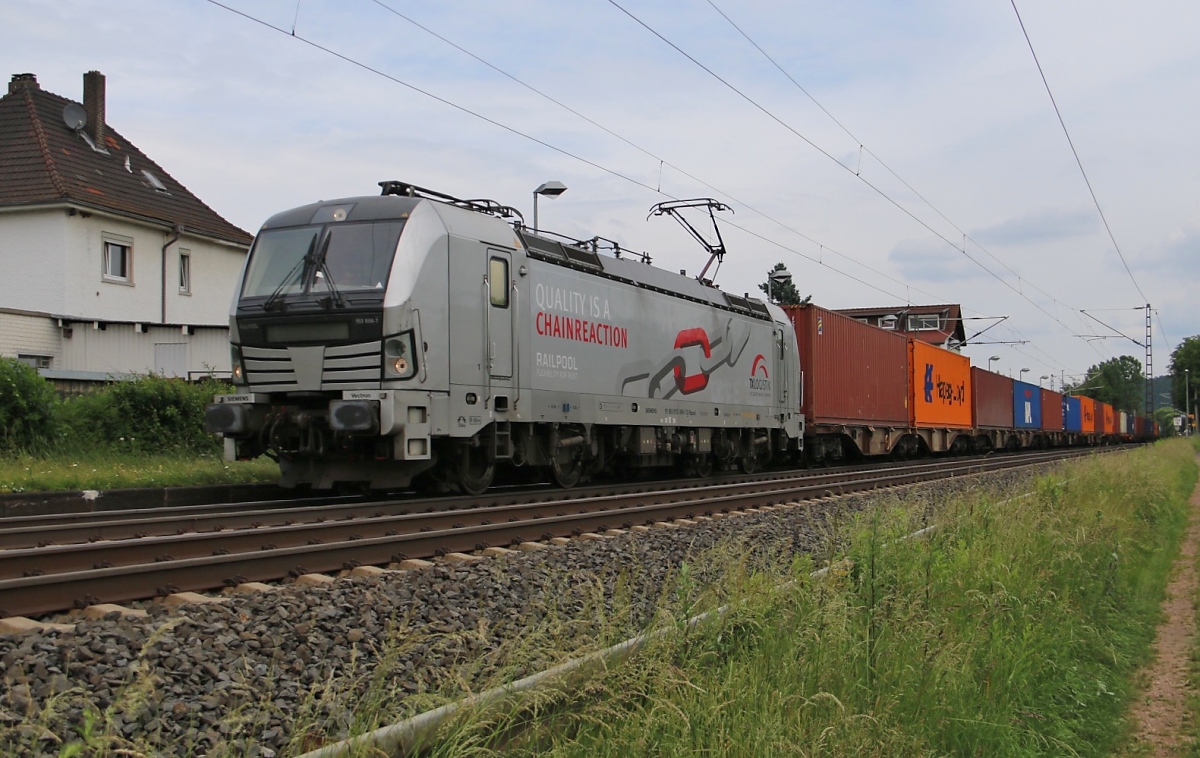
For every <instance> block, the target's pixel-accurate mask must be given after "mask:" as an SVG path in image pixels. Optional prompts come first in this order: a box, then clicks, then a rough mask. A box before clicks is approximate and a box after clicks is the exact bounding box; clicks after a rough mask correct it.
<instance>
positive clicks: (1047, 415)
mask: <svg viewBox="0 0 1200 758" xmlns="http://www.w3.org/2000/svg"><path fill="white" fill-rule="evenodd" d="M1042 432H1043V433H1044V434H1045V436H1046V442H1047V444H1050V445H1059V444H1061V443H1062V432H1063V396H1062V395H1061V394H1059V393H1058V392H1055V391H1054V390H1046V389H1044V390H1042Z"/></svg>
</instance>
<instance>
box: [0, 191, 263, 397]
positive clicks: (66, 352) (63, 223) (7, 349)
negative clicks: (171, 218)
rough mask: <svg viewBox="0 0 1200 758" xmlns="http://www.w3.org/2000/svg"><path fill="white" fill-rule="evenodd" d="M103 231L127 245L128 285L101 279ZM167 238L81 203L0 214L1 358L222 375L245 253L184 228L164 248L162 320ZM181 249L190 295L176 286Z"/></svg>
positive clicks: (102, 372) (91, 371)
mask: <svg viewBox="0 0 1200 758" xmlns="http://www.w3.org/2000/svg"><path fill="white" fill-rule="evenodd" d="M107 235H111V236H113V237H114V238H116V239H118V240H120V241H128V242H130V243H132V247H133V260H132V277H131V279H132V281H131V283H129V284H125V283H118V282H112V281H108V280H105V278H104V276H103V265H104V241H105V238H106V236H107ZM171 236H172V233H171V232H169V231H166V230H164V229H162V228H161V227H157V228H156V227H154V226H152V225H150V224H142V223H138V222H135V221H130V220H124V219H120V218H116V217H111V216H106V215H104V214H100V213H90V212H85V211H83V210H82V209H78V208H77V209H76V210H75V213H74V214H71V213H70V212H69V211H68V209H66V208H55V209H20V210H8V211H6V212H0V271H3V272H4V274H3V276H0V355H4V356H7V357H17V356H18V355H38V356H47V357H50V358H51V366H50V369H49V372H50V373H47V375H54V374H62V373H64V372H65V373H66V374H70V375H71V378H76V379H81V380H95V379H104V378H106V377H108V376H121V375H126V374H131V373H146V372H148V371H157V372H159V373H165V374H167V375H179V376H185V375H187V374H188V373H189V372H192V373H199V372H203V371H205V370H209V369H211V370H215V371H218V372H221V373H222V374H223V375H228V371H229V368H230V366H229V329H228V324H229V307H230V302H231V301H232V299H233V294H234V293H233V290H234V288H235V287H236V285H237V280H238V276H239V274H240V272H241V268H242V265H243V263H244V262H245V257H246V252H245V250H243V249H241V248H239V247H236V246H232V245H227V244H221V243H218V242H215V241H212V240H208V239H204V238H199V237H194V236H191V235H188V234H186V230H185V234H183V235H182V236H181V237H180V239H179V240H178V241H176V242H174V243H172V245H171V246H170V247H169V248H168V249H167V254H166V319H165V324H166V325H163V324H164V319H163V294H162V293H163V268H162V265H163V252H162V248H163V244H164V243H165V242H166V241H167V240H168V239H169V238H170V237H171ZM181 249H182V250H184V251H187V252H188V253H190V256H191V289H190V293H182V292H180V288H179V255H180V250H181ZM60 324H61V325H62V326H65V327H67V328H65V329H64V328H60ZM185 326H187V327H192V328H191V329H190V330H188V331H191V332H192V333H191V334H186V333H185V329H184V328H183V327H185ZM98 327H103V328H98ZM68 335H69V336H68ZM156 345H160V346H161V347H159V348H157V350H156V347H155V346H156ZM44 373H46V372H44ZM60 378H61V377H60Z"/></svg>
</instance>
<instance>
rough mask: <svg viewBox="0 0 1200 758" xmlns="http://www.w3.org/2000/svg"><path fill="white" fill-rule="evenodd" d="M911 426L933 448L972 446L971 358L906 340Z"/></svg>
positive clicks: (952, 448) (941, 450) (964, 450)
mask: <svg viewBox="0 0 1200 758" xmlns="http://www.w3.org/2000/svg"><path fill="white" fill-rule="evenodd" d="M908 346H909V347H908V354H909V369H910V371H909V377H910V395H909V397H910V411H911V414H912V426H913V428H914V431H915V433H916V435H917V436H918V437H920V438H921V439H922V440H924V443H925V445H926V446H927V447H928V448H929V450H930V451H932V452H944V451H947V450H954V451H955V452H960V451H961V452H966V451H967V450H969V449H970V448H971V446H972V437H973V435H972V433H971V430H972V420H971V412H972V408H973V405H972V402H971V397H972V391H971V360H970V359H969V358H967V357H966V356H963V355H959V354H958V353H952V352H950V351H949V350H943V349H941V348H940V347H934V346H933V345H930V344H928V343H925V342H921V341H920V340H915V339H910V340H909V341H908Z"/></svg>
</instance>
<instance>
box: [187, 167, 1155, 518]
mask: <svg viewBox="0 0 1200 758" xmlns="http://www.w3.org/2000/svg"><path fill="white" fill-rule="evenodd" d="M380 184H381V186H382V188H383V192H382V193H381V194H380V195H377V196H363V197H351V198H344V199H339V200H332V201H322V202H317V203H313V204H311V205H306V206H302V207H300V208H295V209H292V210H289V211H284V212H282V213H279V214H276V215H275V216H273V217H271V218H270V219H269V220H268V221H267V222H266V223H265V224H264V225H263V227H262V229H261V230H260V231H259V233H258V235H257V236H256V238H255V241H254V245H253V247H252V249H251V251H250V254H249V256H248V258H247V261H246V265H245V268H244V270H243V272H242V275H241V278H240V280H239V282H238V286H237V290H236V295H235V297H234V301H233V305H232V307H231V310H230V317H229V319H230V320H229V326H230V339H231V363H232V375H233V383H234V385H235V392H234V394H229V395H219V396H217V397H216V398H215V402H214V403H213V404H212V405H210V406H209V407H208V409H207V411H206V416H205V421H206V428H207V429H208V430H209V431H210V432H215V433H219V434H221V435H223V436H224V438H225V449H226V456H227V457H228V458H231V459H232V458H252V457H257V456H259V455H263V454H267V455H271V456H274V457H275V458H276V459H277V460H278V462H279V465H280V472H281V482H282V483H283V484H284V485H285V486H296V485H310V486H313V487H316V488H329V487H333V486H337V485H342V484H353V485H358V486H367V487H370V488H402V487H408V486H414V485H415V486H426V487H433V488H438V489H451V490H459V491H462V492H466V493H472V494H477V493H479V492H482V491H484V490H485V489H487V488H488V487H489V486H490V485H491V484H492V482H493V480H494V477H495V475H496V473H497V471H498V470H499V471H509V472H511V471H516V472H523V471H527V472H530V473H531V474H532V475H533V476H539V477H543V478H549V479H551V480H552V481H553V482H555V483H556V484H558V485H559V486H562V487H570V486H573V485H574V484H576V483H577V482H579V481H580V480H581V478H584V477H588V476H591V475H594V474H598V473H601V472H617V473H622V474H629V473H632V472H636V471H638V470H640V469H648V468H662V467H672V468H675V469H678V470H681V471H687V472H691V473H693V474H696V475H701V476H703V475H707V474H708V473H710V472H711V471H712V470H713V468H714V467H721V468H728V467H735V466H736V467H739V468H740V469H741V470H743V471H746V472H751V471H754V470H757V469H758V468H760V467H762V466H764V465H766V464H769V463H790V464H801V463H806V462H807V463H815V462H825V461H831V460H840V459H844V458H849V457H856V456H859V455H864V456H877V455H893V456H907V455H917V454H921V453H926V452H935V453H936V452H946V451H950V452H968V451H976V450H988V449H1012V448H1020V447H1031V446H1039V445H1058V444H1072V443H1078V444H1098V443H1100V442H1103V441H1108V440H1110V439H1111V440H1115V439H1116V438H1117V436H1119V434H1120V432H1118V431H1117V417H1116V415H1115V414H1114V413H1113V411H1112V409H1111V408H1109V407H1107V406H1106V407H1104V408H1101V407H1099V406H1097V405H1096V404H1095V403H1093V402H1092V401H1090V400H1086V399H1062V398H1061V396H1058V395H1057V394H1056V393H1049V394H1047V391H1046V390H1038V388H1036V387H1035V388H1032V389H1028V385H1024V384H1023V383H1021V382H1012V381H1011V380H1006V379H1005V380H1004V382H1011V391H1010V390H1009V387H1010V385H1009V384H1006V383H1004V382H999V381H998V380H995V379H991V380H988V381H989V382H991V383H986V382H984V381H982V380H981V378H980V377H981V376H982V374H978V373H973V370H972V369H971V367H970V364H969V362H968V361H967V359H966V358H964V357H962V356H960V355H957V354H955V353H952V352H949V351H945V350H941V349H939V348H935V347H932V346H929V345H926V344H924V343H920V342H915V341H912V340H909V339H907V338H905V337H903V336H901V335H897V334H895V333H889V332H886V331H884V330H881V329H879V328H877V327H873V326H868V325H866V324H862V323H859V322H856V321H854V320H853V319H849V318H847V317H845V316H842V315H840V314H836V313H833V312H831V311H827V310H824V309H822V308H818V307H816V306H801V307H798V308H786V309H785V308H780V307H778V306H776V305H773V304H771V303H765V302H762V301H761V300H759V299H756V298H752V297H749V296H748V295H747V296H742V297H739V296H736V295H734V294H731V293H727V292H724V291H722V290H720V289H718V288H717V287H715V286H713V285H712V284H711V282H709V281H707V280H705V279H703V278H702V277H700V278H689V277H687V276H685V275H683V274H682V272H681V273H680V274H674V273H671V272H667V271H664V270H662V269H659V268H656V267H654V266H652V265H650V259H649V257H648V256H644V255H641V256H639V255H629V254H628V253H627V252H626V253H625V254H624V255H622V252H623V251H622V250H621V248H620V247H619V246H616V245H611V247H610V249H611V251H612V254H605V255H601V252H602V251H603V243H604V242H605V241H604V240H602V238H599V237H597V238H594V239H593V240H589V241H576V240H569V239H566V238H561V237H559V236H558V235H552V234H549V233H539V232H536V231H533V230H530V229H529V228H527V227H526V226H525V225H524V224H523V222H522V220H521V218H520V214H519V213H518V212H517V211H515V210H514V209H512V208H510V207H507V206H503V205H500V204H499V203H496V202H494V201H490V200H463V199H458V198H455V197H452V196H450V195H446V194H443V193H440V192H435V191H432V190H427V189H423V188H420V187H415V186H413V185H409V184H405V183H402V182H381V183H380ZM974 372H979V370H978V369H975V370H974ZM986 373H987V372H983V374H986ZM990 376H992V377H995V376H996V375H990ZM1000 379H1004V378H1003V377H1000ZM1001 384H1003V387H1001ZM993 385H995V386H993ZM1035 391H1036V399H1035V398H1034V395H1033V393H1034V392H1035ZM997 392H998V393H1000V394H1005V393H1008V394H1007V395H1006V396H1008V397H1011V398H1012V400H1011V403H1012V407H1013V413H1012V414H1010V415H1006V414H1005V413H1002V412H1001V413H996V408H993V405H996V404H997V403H998V402H999V401H997V400H996V399H995V397H996V393H997ZM985 395H986V400H982V401H981V398H983V396H985ZM1022 402H1027V403H1031V405H1026V406H1021V403H1022ZM998 407H999V406H998V405H997V408H998ZM1018 408H1019V410H1018ZM1047 409H1050V410H1051V411H1053V409H1059V410H1060V411H1062V413H1061V416H1055V415H1054V413H1053V412H1050V413H1047ZM1072 423H1074V426H1072ZM1129 428H1130V436H1138V437H1145V436H1148V435H1149V433H1150V428H1149V427H1148V426H1147V425H1146V422H1144V421H1142V420H1139V419H1134V420H1133V421H1131V422H1129Z"/></svg>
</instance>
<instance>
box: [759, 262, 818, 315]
mask: <svg viewBox="0 0 1200 758" xmlns="http://www.w3.org/2000/svg"><path fill="white" fill-rule="evenodd" d="M786 270H787V267H786V266H784V265H783V264H782V263H776V264H775V268H773V269H771V270H770V271H768V272H767V281H765V282H763V283H762V284H760V285H758V288H759V289H760V290H762V291H763V292H764V293H767V294H769V295H770V297H771V299H772V300H774V301H775V302H776V303H779V304H780V305H804V304H806V303H808V302H809V301H810V300H812V295H808V296H806V297H800V292H799V291H798V290H797V289H796V285H795V284H792V282H791V280H790V279H789V280H788V281H786V282H772V281H771V274H774V273H775V272H776V271H786Z"/></svg>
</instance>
